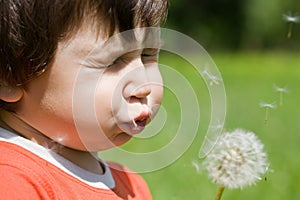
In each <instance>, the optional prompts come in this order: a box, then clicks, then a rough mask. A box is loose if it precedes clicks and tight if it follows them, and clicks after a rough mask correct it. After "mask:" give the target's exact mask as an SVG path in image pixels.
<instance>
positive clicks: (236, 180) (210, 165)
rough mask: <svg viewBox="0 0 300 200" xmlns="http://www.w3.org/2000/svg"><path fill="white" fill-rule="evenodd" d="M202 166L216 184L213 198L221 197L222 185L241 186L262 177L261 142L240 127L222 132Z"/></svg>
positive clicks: (264, 163) (264, 157) (263, 156)
mask: <svg viewBox="0 0 300 200" xmlns="http://www.w3.org/2000/svg"><path fill="white" fill-rule="evenodd" d="M203 165H204V167H205V169H206V170H207V172H208V175H209V177H210V178H211V179H212V181H213V182H214V183H217V184H218V185H219V189H218V192H217V195H216V198H215V200H219V199H221V196H222V193H223V191H224V188H225V187H226V188H229V189H236V188H240V189H242V188H244V187H245V186H250V185H253V184H255V183H256V182H257V181H259V180H262V178H261V177H262V176H263V175H264V174H265V173H266V171H267V170H268V166H269V164H268V162H267V154H266V153H265V152H264V145H263V144H262V142H261V141H260V140H259V139H258V137H257V136H256V135H255V134H254V133H252V132H249V131H245V130H242V129H236V130H234V131H233V132H226V133H224V134H222V135H221V136H220V138H219V140H218V142H217V143H216V145H215V146H214V149H213V150H212V151H211V152H210V154H208V155H207V157H206V159H205V160H204V162H203Z"/></svg>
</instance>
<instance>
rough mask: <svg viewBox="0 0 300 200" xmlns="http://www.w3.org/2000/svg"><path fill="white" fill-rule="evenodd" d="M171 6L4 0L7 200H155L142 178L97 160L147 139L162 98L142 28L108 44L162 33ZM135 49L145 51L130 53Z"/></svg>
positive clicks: (150, 1)
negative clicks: (150, 31)
mask: <svg viewBox="0 0 300 200" xmlns="http://www.w3.org/2000/svg"><path fill="white" fill-rule="evenodd" d="M167 7H168V2H167V0H115V1H114V0H46V1H44V0H43V1H42V0H10V1H6V0H0V16H1V18H0V99H1V103H0V126H1V128H0V152H1V156H0V177H1V181H0V198H1V199H3V198H4V199H10V200H13V199H25V200H26V199H28V200H29V199H30V200H34V199H43V200H44V199H51V200H52V199H72V200H73V199H151V195H150V192H149V190H148V188H147V185H146V184H145V182H144V181H143V180H142V178H141V177H140V176H139V175H137V174H134V173H130V172H129V171H128V169H126V168H125V167H124V166H121V165H119V164H116V163H105V162H104V161H102V160H101V159H99V158H98V157H97V154H96V153H95V152H98V151H101V150H105V149H108V148H112V147H114V146H118V145H121V144H124V143H125V142H127V141H128V140H129V139H130V138H131V137H132V136H133V135H135V134H138V133H140V132H141V131H142V130H143V128H144V127H145V126H146V124H148V123H149V121H150V117H153V116H154V115H155V113H156V110H154V109H153V108H154V107H157V105H159V104H160V102H161V98H162V86H161V76H160V72H159V69H158V63H157V54H158V50H157V49H155V48H154V49H153V48H146V47H144V45H143V44H142V43H143V41H145V37H146V36H145V35H147V33H145V30H144V29H136V30H135V31H132V32H130V34H129V35H131V37H132V38H136V39H132V38H131V39H130V37H129V39H128V37H127V36H128V35H124V36H122V35H121V36H120V37H116V38H114V37H112V38H113V40H110V37H111V36H113V35H116V34H118V33H121V32H123V31H126V30H130V29H134V28H137V27H158V26H159V25H160V23H161V22H162V21H163V20H164V18H165V16H166V13H167ZM132 35H133V36H132ZM111 42H112V43H113V44H110V43H111ZM130 42H134V43H137V44H134V45H133V46H136V47H143V48H134V49H132V48H129V49H130V51H128V47H127V45H129V44H130ZM129 46H130V45H129ZM91 61H92V62H91ZM95 84H96V85H95ZM91 88H92V90H91ZM91 93H92V95H90V94H91ZM87 97H88V98H87ZM90 97H92V98H93V99H92V100H89V98H90ZM80 98H82V99H83V100H82V102H81V101H80ZM74 102H75V103H74ZM90 102H92V103H94V104H93V105H89V103H90ZM85 108H87V110H86V112H84V111H85ZM90 108H93V109H94V110H93V111H94V113H90V110H88V109H90ZM82 111H83V112H82ZM91 115H92V116H91ZM93 116H94V117H93Z"/></svg>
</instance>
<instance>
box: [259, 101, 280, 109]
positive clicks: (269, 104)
mask: <svg viewBox="0 0 300 200" xmlns="http://www.w3.org/2000/svg"><path fill="white" fill-rule="evenodd" d="M259 106H260V107H262V108H271V109H275V108H276V104H275V103H265V102H261V103H260V104H259Z"/></svg>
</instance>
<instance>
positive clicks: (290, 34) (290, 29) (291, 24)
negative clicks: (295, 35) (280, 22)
mask: <svg viewBox="0 0 300 200" xmlns="http://www.w3.org/2000/svg"><path fill="white" fill-rule="evenodd" d="M292 27H293V23H292V22H291V23H290V24H289V32H288V35H287V38H288V39H290V38H291V37H292Z"/></svg>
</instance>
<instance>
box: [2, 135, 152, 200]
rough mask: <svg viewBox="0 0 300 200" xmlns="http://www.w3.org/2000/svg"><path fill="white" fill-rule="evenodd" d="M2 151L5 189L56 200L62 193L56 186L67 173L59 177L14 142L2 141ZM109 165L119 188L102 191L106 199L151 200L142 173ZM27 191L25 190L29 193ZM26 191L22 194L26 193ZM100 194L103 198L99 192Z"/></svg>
mask: <svg viewBox="0 0 300 200" xmlns="http://www.w3.org/2000/svg"><path fill="white" fill-rule="evenodd" d="M0 152H1V154H2V155H1V156H0V174H1V179H2V184H0V185H1V187H2V186H3V185H5V184H6V185H7V186H9V185H14V186H17V187H19V189H20V188H22V187H21V186H24V188H25V189H26V190H27V191H28V192H29V191H32V192H33V193H34V192H35V191H42V192H43V193H45V194H47V195H46V196H47V197H49V196H51V195H53V196H52V197H51V198H50V199H52V198H53V199H55V198H54V196H56V195H57V193H58V190H61V189H60V188H59V187H56V185H59V184H58V182H59V180H60V179H59V177H61V176H64V177H65V176H66V174H64V173H62V171H60V170H55V171H56V172H59V173H58V174H57V175H58V177H57V176H56V175H55V176H53V174H54V172H53V171H52V170H53V169H56V168H54V167H53V166H52V165H51V164H50V163H48V162H47V161H46V160H43V159H40V158H39V157H36V155H34V154H33V153H32V152H30V151H27V150H26V149H24V148H22V147H20V146H18V145H15V144H12V143H10V142H6V141H1V140H0ZM107 165H108V167H109V170H110V171H111V174H112V176H113V179H114V182H115V187H114V189H112V191H113V192H111V193H112V194H109V192H108V191H106V192H105V191H104V190H102V191H101V192H103V191H104V192H105V196H110V198H111V199H114V198H116V196H118V197H120V198H121V199H143V200H147V199H151V194H150V191H149V188H148V186H147V184H146V182H145V181H144V180H143V178H142V177H141V176H140V175H139V174H137V173H134V172H132V171H130V170H129V169H128V168H127V167H125V166H124V165H121V164H118V163H115V162H108V163H107ZM59 174H60V175H61V176H60V175H59ZM5 177H6V178H5ZM54 177H56V178H54ZM73 180H74V179H73ZM22 181H23V183H22ZM19 183H20V184H19ZM21 183H22V184H21ZM52 183H56V184H52ZM76 185H77V184H76ZM80 185H82V184H80ZM36 187H38V188H36ZM9 188H11V187H9ZM13 188H15V187H13ZM84 188H85V187H84ZM25 189H24V190H22V191H23V192H25V193H26V191H25ZM86 189H87V188H86ZM93 190H95V189H93ZM22 191H19V192H20V193H22ZM1 192H6V191H4V190H2V189H0V196H1ZM61 193H64V192H63V191H62V192H61ZM87 193H88V192H87ZM97 193H98V195H99V191H98V192H97ZM55 194H56V195H55ZM108 194H109V195H108ZM113 194H114V195H113ZM115 195H116V196H115ZM31 197H32V195H31Z"/></svg>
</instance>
